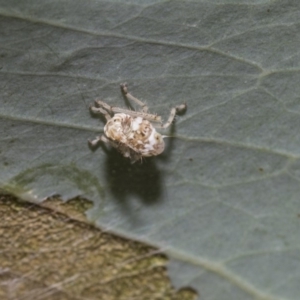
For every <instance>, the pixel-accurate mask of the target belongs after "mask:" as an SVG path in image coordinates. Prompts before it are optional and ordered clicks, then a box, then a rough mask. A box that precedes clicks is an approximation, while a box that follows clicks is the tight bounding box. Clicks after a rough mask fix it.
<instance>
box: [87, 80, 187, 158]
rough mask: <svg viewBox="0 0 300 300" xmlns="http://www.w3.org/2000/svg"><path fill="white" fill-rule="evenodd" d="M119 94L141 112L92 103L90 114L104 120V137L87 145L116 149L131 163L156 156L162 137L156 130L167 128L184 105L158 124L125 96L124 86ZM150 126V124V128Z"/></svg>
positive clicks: (142, 105)
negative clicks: (121, 93)
mask: <svg viewBox="0 0 300 300" xmlns="http://www.w3.org/2000/svg"><path fill="white" fill-rule="evenodd" d="M121 91H122V92H123V94H124V95H125V96H126V98H127V99H128V101H129V100H131V101H133V102H135V103H136V104H138V105H139V106H141V111H133V110H130V109H125V108H120V107H116V106H110V105H108V104H107V103H105V102H103V101H102V100H99V99H96V100H95V106H90V111H91V113H95V114H102V115H104V117H105V118H106V121H107V123H106V125H105V126H104V134H103V135H101V136H98V137H96V138H95V139H94V140H92V141H89V144H90V145H91V146H92V147H93V146H96V145H97V144H98V143H99V142H104V143H106V144H109V145H111V146H112V147H114V148H116V149H117V150H118V151H119V152H120V153H121V154H122V155H123V156H124V157H128V158H129V159H130V160H131V162H132V163H134V162H136V161H137V160H141V159H142V158H143V157H150V156H156V155H159V154H161V153H162V152H163V151H164V148H165V143H164V140H163V139H164V137H166V136H164V135H161V134H160V133H158V132H157V131H156V128H161V129H165V128H168V127H169V126H170V125H171V124H172V122H173V120H174V118H175V115H176V114H177V113H180V112H183V111H184V110H186V104H180V105H177V106H175V107H173V108H172V109H171V111H170V115H169V118H168V120H167V122H166V123H164V124H163V123H162V119H161V117H160V116H157V115H155V114H150V113H148V106H147V105H146V104H145V103H143V102H142V101H140V100H139V99H137V98H135V97H134V96H132V95H131V94H130V93H129V92H128V88H127V84H126V83H123V84H121ZM152 123H154V124H152Z"/></svg>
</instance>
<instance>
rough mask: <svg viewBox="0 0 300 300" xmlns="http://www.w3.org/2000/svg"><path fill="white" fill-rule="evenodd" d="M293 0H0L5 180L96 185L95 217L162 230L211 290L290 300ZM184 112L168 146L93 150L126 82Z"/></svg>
mask: <svg viewBox="0 0 300 300" xmlns="http://www.w3.org/2000/svg"><path fill="white" fill-rule="evenodd" d="M299 14H300V3H298V2H296V1H292V0H287V1H272V2H269V1H251V3H250V1H226V0H224V1H221V0H220V1H210V2H205V1H201V2H193V1H167V2H165V1H148V2H142V1H124V2H118V1H88V2H87V1H80V0H72V1H67V0H63V1H61V0H59V1H50V2H49V1H41V0H39V1H29V2H20V1H5V0H2V1H0V21H1V26H0V30H1V34H0V41H1V42H0V44H1V48H0V51H1V53H0V84H1V97H0V102H1V115H0V128H1V131H2V135H1V146H0V147H1V148H0V151H1V152H0V163H1V166H2V167H1V172H0V182H1V186H2V188H4V189H6V190H9V191H12V192H13V193H15V194H18V195H21V196H22V197H23V198H28V199H30V200H36V201H41V200H42V199H43V198H45V197H47V196H50V195H53V194H60V195H62V197H63V198H64V199H69V198H72V197H75V196H77V195H81V196H84V197H86V198H88V199H91V200H93V201H94V208H93V209H92V210H90V211H89V212H88V217H89V218H90V220H92V221H95V222H96V223H97V224H98V225H99V226H101V227H102V228H105V229H110V230H114V231H116V232H118V233H120V234H123V235H125V236H127V237H132V238H135V239H139V240H143V241H146V242H148V243H151V244H154V245H157V246H159V247H161V248H162V249H163V250H166V252H167V253H168V254H169V255H170V257H171V258H173V260H172V262H171V264H170V267H169V270H170V275H171V276H172V278H173V282H174V284H175V285H176V286H178V287H179V286H182V285H190V286H193V287H195V288H196V289H197V290H198V291H199V293H200V294H201V297H202V298H203V299H210V300H227V299H228V300H229V299H230V300H240V299H245V300H248V299H268V300H279V299H288V300H297V299H298V298H299V293H300V287H299V280H300V278H299V277H300V252H299V243H300V238H299V229H300V218H299V213H300V185H299V177H300V163H299V154H300V150H299V149H300V134H299V128H300V118H299V113H300V105H299V93H300V85H299V78H300V75H299V50H298V49H299V44H300V30H299ZM124 81H127V82H128V84H129V88H130V90H131V92H132V93H133V94H134V95H135V96H136V97H138V98H139V99H142V100H145V101H146V103H147V104H148V105H149V107H150V111H151V112H155V113H158V114H159V115H160V114H161V115H162V116H163V118H164V119H166V118H167V116H168V113H169V109H170V108H171V107H172V106H174V105H177V104H180V103H183V102H186V103H187V105H188V111H187V112H186V114H185V115H183V116H179V117H177V120H176V124H175V126H173V128H172V130H171V133H170V132H168V131H166V134H170V135H171V136H172V138H169V139H168V142H167V146H168V147H167V149H166V151H165V153H164V155H162V156H160V157H157V158H155V159H145V161H144V162H143V164H138V163H137V164H134V165H131V164H130V162H129V161H127V160H126V159H124V158H123V157H121V156H120V155H119V154H118V153H116V152H115V151H114V150H109V149H105V147H104V148H101V147H99V149H98V150H97V151H96V152H93V151H91V149H89V147H88V145H87V140H88V139H92V138H94V137H95V136H96V135H97V134H101V132H102V131H103V121H102V120H99V119H97V118H93V117H92V116H91V115H90V113H89V110H88V106H89V105H90V104H91V103H92V102H93V100H94V99H95V98H99V97H100V98H101V99H103V100H105V101H106V102H107V103H109V104H111V105H117V106H121V107H124V106H125V104H124V99H123V98H122V96H121V93H120V90H119V84H120V83H122V82H124Z"/></svg>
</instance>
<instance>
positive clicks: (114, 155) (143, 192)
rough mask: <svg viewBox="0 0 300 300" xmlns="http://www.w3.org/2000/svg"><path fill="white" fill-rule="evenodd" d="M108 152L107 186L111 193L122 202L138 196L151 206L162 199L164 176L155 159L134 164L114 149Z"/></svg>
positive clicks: (106, 165)
mask: <svg viewBox="0 0 300 300" xmlns="http://www.w3.org/2000/svg"><path fill="white" fill-rule="evenodd" d="M106 152H107V157H106V162H105V172H106V180H107V184H108V186H109V189H110V192H111V193H112V194H113V195H114V196H115V197H116V198H117V199H118V200H119V201H120V202H124V201H126V199H127V198H129V197H130V196H136V197H138V198H140V199H141V200H142V201H143V202H144V203H146V204H149V205H150V204H151V203H155V202H157V201H159V200H160V199H161V195H162V181H163V180H162V179H163V178H162V177H163V175H162V172H161V171H160V170H159V169H158V168H157V166H156V163H155V158H147V159H143V161H142V162H136V163H134V164H132V163H131V162H130V160H129V159H126V158H124V157H123V156H121V155H120V153H119V152H117V150H116V149H114V148H111V149H109V150H108V149H107V150H106Z"/></svg>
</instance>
